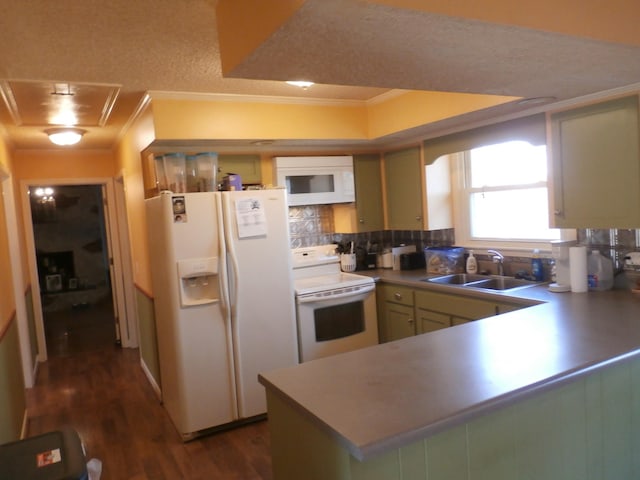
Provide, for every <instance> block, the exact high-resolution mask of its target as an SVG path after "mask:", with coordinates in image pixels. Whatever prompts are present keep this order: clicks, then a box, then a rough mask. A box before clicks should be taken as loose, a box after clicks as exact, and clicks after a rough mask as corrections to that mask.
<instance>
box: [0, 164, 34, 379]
mask: <svg viewBox="0 0 640 480" xmlns="http://www.w3.org/2000/svg"><path fill="white" fill-rule="evenodd" d="M0 182H1V183H2V184H1V185H0V193H1V194H2V195H3V197H4V206H5V212H4V214H5V222H6V224H7V237H8V238H7V241H8V245H9V252H10V253H11V252H13V254H10V262H11V278H12V280H13V296H14V299H15V300H14V301H15V306H16V322H17V326H18V338H19V342H20V357H21V359H22V376H23V378H24V386H25V388H31V387H33V383H34V378H35V370H34V364H33V354H34V352H32V351H31V338H30V336H29V319H28V316H27V309H26V304H25V297H24V272H23V270H22V260H21V259H22V256H21V255H18V254H17V252H19V251H20V250H21V246H20V239H19V236H18V222H17V217H16V202H15V196H14V193H13V180H12V178H11V175H10V174H9V172H8V171H7V170H6V169H5V168H4V166H3V165H1V164H0Z"/></svg>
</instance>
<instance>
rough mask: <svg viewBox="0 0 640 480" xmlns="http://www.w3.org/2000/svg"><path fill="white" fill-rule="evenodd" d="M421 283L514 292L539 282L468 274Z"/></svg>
mask: <svg viewBox="0 0 640 480" xmlns="http://www.w3.org/2000/svg"><path fill="white" fill-rule="evenodd" d="M422 281H423V282H429V283H439V284H444V285H455V286H458V287H465V288H478V289H482V290H495V291H507V290H515V289H520V288H526V287H534V286H536V285H539V282H532V281H530V280H524V279H521V278H513V277H505V276H501V275H476V274H469V273H454V274H451V275H443V276H441V277H431V278H424V279H422Z"/></svg>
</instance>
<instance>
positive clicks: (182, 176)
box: [164, 153, 187, 193]
mask: <svg viewBox="0 0 640 480" xmlns="http://www.w3.org/2000/svg"><path fill="white" fill-rule="evenodd" d="M186 170H187V165H186V155H185V154H184V153H166V154H165V155H164V172H165V175H166V176H167V184H168V187H169V190H171V191H172V192H173V193H185V192H186V191H187V175H186Z"/></svg>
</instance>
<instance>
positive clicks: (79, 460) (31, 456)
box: [0, 428, 88, 480]
mask: <svg viewBox="0 0 640 480" xmlns="http://www.w3.org/2000/svg"><path fill="white" fill-rule="evenodd" d="M0 478H2V479H14V478H15V479H18V478H19V479H20V480H36V479H37V480H87V478H88V472H87V464H86V460H85V455H84V449H83V447H82V442H81V441H80V437H79V436H78V433H77V432H76V431H75V430H73V429H71V428H65V429H62V430H57V431H55V432H50V433H45V434H43V435H37V436H35V437H30V438H25V439H24V440H19V441H17V442H12V443H6V444H4V445H0Z"/></svg>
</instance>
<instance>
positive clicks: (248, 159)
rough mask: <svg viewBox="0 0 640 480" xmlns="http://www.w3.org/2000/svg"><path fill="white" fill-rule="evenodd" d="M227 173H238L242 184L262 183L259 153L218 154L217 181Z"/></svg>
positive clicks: (219, 181) (220, 180)
mask: <svg viewBox="0 0 640 480" xmlns="http://www.w3.org/2000/svg"><path fill="white" fill-rule="evenodd" d="M229 173H235V174H238V175H240V178H241V179H242V184H243V185H256V184H260V183H262V172H261V170H260V155H226V154H225V155H218V183H222V177H224V176H225V175H227V174H229Z"/></svg>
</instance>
